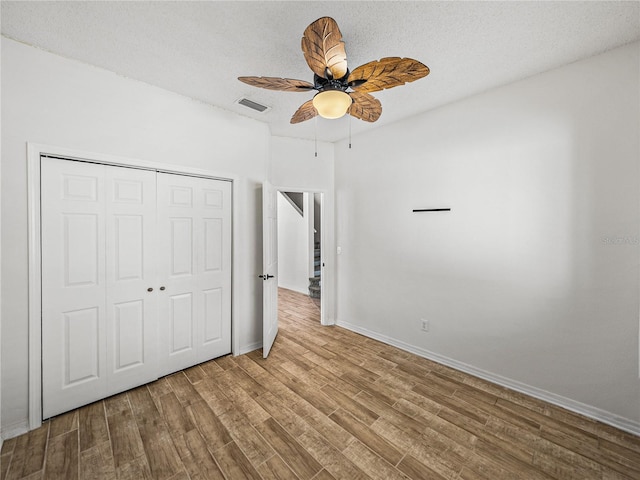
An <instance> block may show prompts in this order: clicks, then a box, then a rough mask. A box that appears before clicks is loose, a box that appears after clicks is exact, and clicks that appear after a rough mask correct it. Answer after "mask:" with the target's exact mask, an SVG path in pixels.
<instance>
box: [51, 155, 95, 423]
mask: <svg viewBox="0 0 640 480" xmlns="http://www.w3.org/2000/svg"><path fill="white" fill-rule="evenodd" d="M41 178H42V187H41V215H42V373H43V415H44V418H47V417H50V416H52V415H56V414H58V413H62V412H64V411H67V410H69V409H71V408H75V407H77V406H80V405H84V404H86V403H90V402H93V401H95V400H98V399H100V398H103V397H104V396H106V394H107V370H106V322H107V316H106V303H105V295H104V291H105V251H106V245H105V236H104V218H105V201H104V167H102V166H99V165H93V164H87V163H80V162H69V161H64V160H57V159H48V158H47V159H42V168H41Z"/></svg>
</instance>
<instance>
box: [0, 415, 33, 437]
mask: <svg viewBox="0 0 640 480" xmlns="http://www.w3.org/2000/svg"><path fill="white" fill-rule="evenodd" d="M28 431H29V421H28V420H27V419H26V418H25V419H24V420H19V421H17V422H13V423H10V424H9V425H4V426H3V427H2V430H1V431H0V438H2V440H3V441H4V440H8V439H10V438H13V437H17V436H18V435H22V434H23V433H27V432H28Z"/></svg>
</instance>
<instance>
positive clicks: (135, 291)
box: [41, 158, 231, 418]
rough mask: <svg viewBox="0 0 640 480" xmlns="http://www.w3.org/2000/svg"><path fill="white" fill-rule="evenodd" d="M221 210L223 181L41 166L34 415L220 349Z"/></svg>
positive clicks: (225, 200) (226, 242)
mask: <svg viewBox="0 0 640 480" xmlns="http://www.w3.org/2000/svg"><path fill="white" fill-rule="evenodd" d="M174 177H175V179H176V180H175V181H173V179H174ZM174 187H175V188H174ZM230 202H231V195H230V184H229V182H225V181H218V180H211V179H202V178H195V177H186V176H180V175H170V174H160V173H156V172H154V171H148V170H138V169H132V168H123V167H114V166H106V165H99V164H92V163H84V162H76V161H68V160H58V159H50V158H46V159H42V162H41V217H42V218H41V229H42V378H43V380H42V387H43V418H48V417H50V416H53V415H57V414H59V413H62V412H65V411H68V410H70V409H73V408H76V407H78V406H81V405H85V404H87V403H91V402H93V401H96V400H98V399H101V398H105V397H107V396H109V395H113V394H115V393H118V392H121V391H124V390H127V389H129V388H132V387H135V386H137V385H141V384H144V383H147V382H149V381H152V380H154V379H156V378H158V377H159V376H161V375H164V374H166V373H169V372H172V371H175V370H179V369H181V368H185V367H187V366H189V365H193V364H195V363H198V362H201V361H204V360H207V359H210V358H214V357H216V356H220V355H224V354H226V353H229V352H230V351H231V327H230V325H231V317H230V302H231V270H230V251H231V226H230V223H231V218H230V209H231V205H230ZM189 203H190V204H191V206H190V207H188V204H189ZM176 204H180V205H182V204H184V205H182V207H183V209H182V210H179V211H178V210H172V209H173V208H174V206H175V205H176ZM216 255H217V256H216ZM187 258H188V259H189V260H188V261H187V260H186V259H187ZM216 262H217V263H216ZM178 357H180V361H177V360H176V358H178Z"/></svg>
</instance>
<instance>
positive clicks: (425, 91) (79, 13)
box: [1, 0, 640, 141]
mask: <svg viewBox="0 0 640 480" xmlns="http://www.w3.org/2000/svg"><path fill="white" fill-rule="evenodd" d="M1 6H2V33H3V34H4V35H6V36H8V37H10V38H13V39H16V40H19V41H21V42H24V43H27V44H30V45H34V46H37V47H40V48H43V49H45V50H49V51H51V52H54V53H57V54H60V55H63V56H65V57H70V58H74V59H77V60H80V61H82V62H86V63H88V64H91V65H96V66H99V67H102V68H105V69H108V70H111V71H114V72H116V73H118V74H121V75H123V76H126V77H130V78H134V79H137V80H141V81H143V82H147V83H149V84H153V85H156V86H159V87H162V88H165V89H167V90H170V91H173V92H177V93H180V94H182V95H186V96H188V97H191V98H194V99H197V100H199V101H202V102H206V103H209V104H211V105H215V106H217V107H221V108H224V109H227V110H231V111H234V112H237V113H239V114H242V115H246V116H249V117H252V118H255V119H257V120H259V121H262V122H266V123H268V124H269V125H270V128H271V132H272V133H273V134H274V135H279V136H289V137H299V138H313V137H314V133H315V132H314V130H316V129H317V135H318V138H319V139H321V140H327V141H336V140H339V139H342V138H344V137H346V136H347V135H348V131H349V120H348V118H347V117H345V118H342V119H339V120H324V119H318V121H317V122H315V121H313V120H311V121H308V122H306V123H303V124H298V125H290V124H289V119H290V118H291V115H292V114H293V113H294V112H295V110H296V109H297V108H298V106H299V105H300V104H302V103H303V102H305V101H306V100H308V99H310V98H311V97H312V93H310V92H306V93H288V92H272V91H268V90H262V89H258V88H253V87H250V86H248V85H245V84H242V83H241V82H239V81H237V80H236V78H237V77H238V76H242V75H261V76H282V77H289V78H298V79H302V80H307V81H311V80H312V76H313V75H312V73H311V71H310V70H309V68H308V67H307V65H306V62H305V60H304V57H303V56H302V52H301V50H300V38H301V37H302V32H303V31H304V29H305V27H306V26H307V25H308V24H309V23H311V22H312V21H314V20H315V19H317V18H319V17H321V16H325V15H327V16H331V17H333V18H335V19H336V21H337V22H338V25H339V26H340V30H341V31H342V34H343V38H344V40H345V42H346V48H347V58H348V61H349V66H350V68H351V69H353V68H355V67H356V66H358V65H360V64H363V63H365V62H368V61H370V60H376V59H379V58H381V57H385V56H403V57H404V56H407V57H412V58H415V59H418V60H420V61H422V62H423V63H425V64H426V65H428V66H429V68H430V69H431V74H430V75H429V76H428V77H426V78H424V79H422V80H418V81H417V82H414V83H411V84H408V85H405V86H402V87H397V88H395V89H391V90H386V91H384V92H377V93H375V94H374V96H376V97H377V98H379V99H380V100H381V102H382V107H383V113H382V117H381V118H380V120H378V122H376V123H374V124H368V123H365V122H362V121H359V120H356V119H353V120H352V122H351V124H352V125H351V128H352V131H353V134H357V133H358V132H361V131H364V130H369V129H373V128H376V127H377V126H380V125H383V124H385V123H389V122H393V121H397V120H399V119H402V118H406V117H409V116H411V115H415V114H417V113H420V112H423V111H426V110H429V109H433V108H436V107H438V106H440V105H443V104H446V103H449V102H453V101H456V100H458V99H461V98H464V97H467V96H469V95H472V94H475V93H478V92H482V91H484V90H487V89H490V88H493V87H496V86H499V85H504V84H506V83H509V82H512V81H514V80H518V79H521V78H524V77H527V76H530V75H534V74H536V73H539V72H543V71H545V70H549V69H551V68H554V67H557V66H559V65H562V64H566V63H570V62H573V61H576V60H579V59H581V58H585V57H588V56H591V55H594V54H597V53H600V52H603V51H605V50H608V49H611V48H614V47H616V46H619V45H623V44H625V43H628V42H631V41H634V40H638V39H639V38H640V8H639V7H640V3H639V2H637V1H629V2H615V1H603V2H598V1H588V2H573V1H569V2H564V1H563V2H514V1H507V2H482V1H479V2H458V1H449V2H438V1H434V2H339V1H323V2H317V1H314V2H272V1H265V2H213V1H205V2H188V1H180V2H11V1H5V0H3V1H2V2H1ZM240 97H248V98H250V99H251V100H254V101H256V102H259V103H262V104H264V105H268V106H269V107H271V109H270V110H269V111H267V112H265V113H262V114H260V113H254V112H253V111H252V110H249V109H247V108H246V107H243V106H240V105H237V104H235V101H236V100H237V99H239V98H240Z"/></svg>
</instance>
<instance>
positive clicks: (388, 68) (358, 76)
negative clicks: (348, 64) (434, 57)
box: [347, 57, 429, 92]
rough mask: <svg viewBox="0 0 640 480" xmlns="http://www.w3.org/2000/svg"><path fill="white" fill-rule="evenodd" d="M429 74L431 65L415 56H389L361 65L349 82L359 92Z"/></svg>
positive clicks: (398, 83) (409, 80)
mask: <svg viewBox="0 0 640 480" xmlns="http://www.w3.org/2000/svg"><path fill="white" fill-rule="evenodd" d="M427 75H429V67H427V66H426V65H424V64H423V63H421V62H419V61H418V60H414V59H413V58H400V57H388V58H383V59H381V60H374V61H373V62H369V63H365V64H364V65H361V66H359V67H358V68H356V69H355V70H354V71H353V72H351V75H349V78H348V80H347V82H348V83H349V84H350V85H351V88H353V89H354V90H357V91H358V92H377V91H379V90H384V89H385V88H393V87H397V86H399V85H404V84H405V83H409V82H413V81H415V80H418V79H419V78H422V77H426V76H427Z"/></svg>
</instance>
